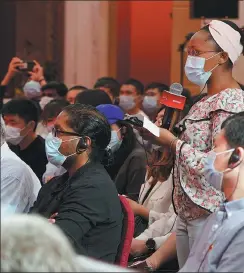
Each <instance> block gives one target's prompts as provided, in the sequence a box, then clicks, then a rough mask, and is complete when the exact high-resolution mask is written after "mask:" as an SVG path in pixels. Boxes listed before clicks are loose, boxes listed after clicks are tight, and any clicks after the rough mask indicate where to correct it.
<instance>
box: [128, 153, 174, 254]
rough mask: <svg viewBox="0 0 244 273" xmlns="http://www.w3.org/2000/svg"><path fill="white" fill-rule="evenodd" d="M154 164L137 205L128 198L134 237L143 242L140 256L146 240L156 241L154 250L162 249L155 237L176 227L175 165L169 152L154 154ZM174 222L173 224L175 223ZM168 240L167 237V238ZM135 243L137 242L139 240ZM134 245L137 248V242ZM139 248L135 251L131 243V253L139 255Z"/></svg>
mask: <svg viewBox="0 0 244 273" xmlns="http://www.w3.org/2000/svg"><path fill="white" fill-rule="evenodd" d="M153 154H155V155H154V160H153V161H154V162H152V166H151V167H150V168H149V169H148V172H147V175H146V181H145V183H144V184H143V185H142V186H141V191H140V197H139V199H138V202H135V201H132V200H130V199H128V201H129V203H130V205H131V208H132V209H133V211H134V214H135V218H136V219H137V218H138V220H140V221H138V225H137V221H136V226H135V232H134V237H136V239H137V240H144V242H143V241H141V246H142V243H144V248H141V251H139V253H138V254H142V253H143V252H144V251H143V250H146V245H145V243H146V240H147V239H150V238H155V247H157V248H159V246H160V245H161V243H162V240H161V239H159V240H157V239H156V237H161V236H163V235H164V234H166V233H167V235H168V232H165V231H169V230H170V229H171V227H173V226H174V224H173V222H174V221H175V217H176V216H175V214H174V209H173V206H172V190H173V183H172V176H170V173H171V170H172V167H173V162H172V159H171V158H170V151H164V153H161V152H159V151H154V152H153ZM172 216H173V217H172ZM172 220H173V221H172ZM165 239H166V237H165ZM137 240H135V241H137ZM135 241H134V244H135V245H136V242H135ZM137 250H138V249H135V251H134V247H133V244H132V252H134V253H135V254H136V252H138V251H137Z"/></svg>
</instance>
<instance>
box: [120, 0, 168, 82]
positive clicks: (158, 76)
mask: <svg viewBox="0 0 244 273" xmlns="http://www.w3.org/2000/svg"><path fill="white" fill-rule="evenodd" d="M128 2H129V3H130V4H129V6H128ZM128 2H127V1H124V2H120V4H119V5H118V14H120V16H118V37H119V38H118V41H120V45H121V44H123V46H120V47H119V48H118V54H119V56H120V58H122V59H123V61H122V62H121V61H119V62H118V67H120V68H122V67H123V68H122V70H123V71H124V70H125V69H126V70H127V73H126V72H125V73H123V76H122V74H121V70H120V73H118V74H119V78H124V77H125V75H126V74H128V76H130V77H134V78H137V79H139V80H141V81H142V82H143V83H145V84H146V83H148V82H151V81H161V82H164V83H167V84H169V83H170V56H171V31H172V19H171V13H172V1H128ZM122 5H124V8H122V7H121V6H122ZM126 5H127V6H126ZM125 6H126V8H125ZM122 14H123V15H122ZM128 24H129V25H128ZM122 29H123V31H122ZM125 29H127V34H126V33H125ZM128 33H130V35H128ZM128 36H129V37H128ZM122 41H123V42H122ZM125 41H126V42H125ZM126 43H127V47H128V46H129V48H127V50H126V49H125V47H126ZM122 52H123V53H126V54H125V55H124V54H122ZM118 60H119V59H118ZM126 62H127V65H125V63H126ZM122 64H123V65H122ZM118 71H119V69H118ZM121 76H122V77H121Z"/></svg>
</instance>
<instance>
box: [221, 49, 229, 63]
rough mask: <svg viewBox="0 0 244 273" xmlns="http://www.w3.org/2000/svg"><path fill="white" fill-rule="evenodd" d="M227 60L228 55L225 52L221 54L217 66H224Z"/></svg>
mask: <svg viewBox="0 0 244 273" xmlns="http://www.w3.org/2000/svg"><path fill="white" fill-rule="evenodd" d="M228 60H229V55H228V53H227V52H221V53H220V58H219V64H224V63H226V62H227V61H228Z"/></svg>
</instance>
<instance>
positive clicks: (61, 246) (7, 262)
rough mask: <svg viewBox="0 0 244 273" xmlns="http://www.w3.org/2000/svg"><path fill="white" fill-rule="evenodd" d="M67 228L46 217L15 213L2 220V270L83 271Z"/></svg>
mask: <svg viewBox="0 0 244 273" xmlns="http://www.w3.org/2000/svg"><path fill="white" fill-rule="evenodd" d="M82 271H83V270H82V264H80V265H78V263H77V262H76V254H75V252H74V250H73V249H72V247H71V245H70V242H69V241H68V239H67V238H66V237H65V236H64V234H63V232H62V231H61V230H60V229H59V228H58V227H57V226H55V225H51V224H50V223H49V222H48V221H47V220H45V218H42V217H39V216H33V215H14V216H10V217H6V218H3V219H2V221H1V272H82Z"/></svg>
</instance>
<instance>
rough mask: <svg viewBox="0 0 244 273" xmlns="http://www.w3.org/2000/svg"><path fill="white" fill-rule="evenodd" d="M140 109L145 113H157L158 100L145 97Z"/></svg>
mask: <svg viewBox="0 0 244 273" xmlns="http://www.w3.org/2000/svg"><path fill="white" fill-rule="evenodd" d="M142 107H143V109H144V110H145V112H147V113H153V112H155V111H157V109H158V108H159V107H158V100H157V97H155V96H145V97H144V99H143V102H142Z"/></svg>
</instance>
